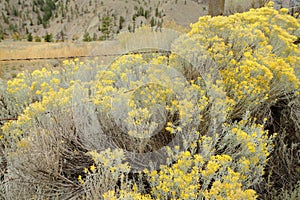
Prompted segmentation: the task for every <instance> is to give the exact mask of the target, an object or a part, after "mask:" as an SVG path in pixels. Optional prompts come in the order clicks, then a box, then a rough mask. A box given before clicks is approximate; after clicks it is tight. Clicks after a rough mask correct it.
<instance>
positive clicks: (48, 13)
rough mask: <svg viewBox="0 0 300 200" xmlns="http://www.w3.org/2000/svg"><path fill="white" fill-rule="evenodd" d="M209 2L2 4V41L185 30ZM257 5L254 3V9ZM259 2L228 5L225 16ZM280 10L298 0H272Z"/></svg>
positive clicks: (2, 0)
mask: <svg viewBox="0 0 300 200" xmlns="http://www.w3.org/2000/svg"><path fill="white" fill-rule="evenodd" d="M207 1H208V0H72V1H71V0H0V16H1V17H0V41H1V40H3V39H13V40H27V41H41V40H45V41H65V40H69V41H70V40H84V41H91V40H107V39H113V38H114V36H115V35H116V34H117V33H119V32H120V31H131V32H132V31H134V30H135V29H136V28H138V27H140V26H142V25H150V26H152V27H154V28H155V29H159V28H161V27H168V26H170V24H172V25H174V22H175V23H176V24H179V25H180V26H183V27H185V26H188V25H189V24H190V23H192V22H195V21H197V19H198V17H199V16H202V15H205V14H207ZM254 2H255V3H254ZM258 2H263V1H261V0H251V1H249V0H227V1H226V3H225V9H227V13H228V14H231V13H234V12H241V11H244V10H245V8H246V9H247V8H249V7H251V6H253V5H255V4H256V5H257V4H259V3H258ZM275 2H276V3H277V5H283V6H284V7H289V6H294V5H299V4H300V0H276V1H275Z"/></svg>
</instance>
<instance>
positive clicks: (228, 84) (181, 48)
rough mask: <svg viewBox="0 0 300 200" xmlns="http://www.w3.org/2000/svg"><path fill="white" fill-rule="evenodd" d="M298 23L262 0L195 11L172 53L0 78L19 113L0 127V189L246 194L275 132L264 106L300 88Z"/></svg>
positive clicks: (253, 188) (20, 193) (12, 193)
mask: <svg viewBox="0 0 300 200" xmlns="http://www.w3.org/2000/svg"><path fill="white" fill-rule="evenodd" d="M298 33H299V23H298V22H297V20H295V19H294V18H292V17H290V16H289V15H287V14H286V10H285V9H283V10H281V11H276V10H274V9H273V8H271V7H264V8H261V9H256V10H251V11H249V12H246V13H241V14H235V15H232V16H228V17H215V18H211V17H207V16H205V17H201V18H199V21H198V22H196V23H195V24H192V25H191V31H190V32H189V33H188V34H187V35H183V36H182V37H180V38H178V39H177V41H175V42H174V43H173V44H172V53H155V54H152V53H151V52H150V53H146V54H128V55H123V56H120V57H119V58H117V59H116V60H115V61H114V62H113V63H111V64H110V65H100V64H98V62H97V61H85V62H80V61H79V60H77V59H76V60H71V61H64V63H63V70H61V71H50V70H46V69H42V70H37V71H34V72H32V73H29V72H24V73H21V74H19V75H18V76H17V77H16V78H15V79H13V80H10V81H8V82H7V86H6V87H5V88H2V89H1V90H3V92H5V95H2V96H1V99H2V103H3V104H1V105H8V106H6V107H5V106H3V107H2V108H1V109H2V110H4V111H5V112H3V113H4V114H2V115H3V116H7V117H17V120H15V121H9V122H6V123H4V124H3V125H2V127H1V142H2V144H3V146H4V156H3V157H4V158H5V163H6V164H5V165H6V166H4V168H3V173H2V174H3V177H4V178H3V181H1V184H0V191H1V195H3V197H4V198H6V199H13V198H15V197H19V198H20V199H47V198H57V199H72V198H73V199H234V198H235V199H256V198H257V197H258V196H259V195H261V188H260V187H261V184H262V183H264V182H263V180H264V178H263V177H264V176H265V175H266V173H267V172H268V171H266V168H265V167H266V165H267V163H268V158H269V156H270V155H272V149H273V147H274V146H273V144H272V140H273V139H274V137H275V136H276V134H273V133H272V135H270V134H269V131H268V130H266V128H267V127H268V123H270V121H269V119H268V118H269V117H270V115H271V113H270V112H268V111H269V110H270V107H271V106H272V105H275V104H276V102H278V101H280V99H281V98H282V96H284V95H286V94H289V95H290V96H289V97H291V98H294V99H297V98H298V99H299V93H298V92H299V88H298V86H299V50H298V49H297V47H296V46H295V45H294V44H293V41H294V40H295V39H296V36H295V35H297V34H298ZM3 94H4V93H3ZM9 100H12V101H9ZM294 112H295V113H296V114H295V115H293V116H294V118H297V116H299V115H297V110H296V111H294ZM17 113H19V115H17V116H13V115H16V114H17ZM298 113H299V110H298ZM280 134H281V133H280V132H279V133H278V135H280ZM143 154H145V155H146V154H147V155H148V154H151V155H155V156H156V158H157V159H159V160H160V161H161V163H159V164H157V165H155V163H153V161H155V160H151V157H143ZM159 155H161V157H159ZM139 156H140V157H139ZM139 158H149V159H144V160H142V159H139ZM150 161H151V162H150ZM267 175H268V174H267Z"/></svg>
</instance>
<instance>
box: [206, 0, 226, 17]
mask: <svg viewBox="0 0 300 200" xmlns="http://www.w3.org/2000/svg"><path fill="white" fill-rule="evenodd" d="M224 8H225V0H209V1H208V15H210V16H218V15H224Z"/></svg>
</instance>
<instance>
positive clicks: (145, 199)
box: [103, 190, 152, 200]
mask: <svg viewBox="0 0 300 200" xmlns="http://www.w3.org/2000/svg"><path fill="white" fill-rule="evenodd" d="M103 199H104V200H152V198H151V196H150V195H143V194H140V193H137V192H134V191H126V190H121V191H120V192H119V194H118V195H117V194H116V193H115V192H114V191H113V190H110V191H108V192H106V193H104V194H103Z"/></svg>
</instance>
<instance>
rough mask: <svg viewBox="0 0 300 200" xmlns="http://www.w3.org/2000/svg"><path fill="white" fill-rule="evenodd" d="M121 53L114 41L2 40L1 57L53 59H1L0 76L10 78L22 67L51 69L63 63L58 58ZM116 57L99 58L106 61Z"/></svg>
mask: <svg viewBox="0 0 300 200" xmlns="http://www.w3.org/2000/svg"><path fill="white" fill-rule="evenodd" d="M116 53H121V52H120V48H119V46H118V44H117V42H115V41H104V42H75V43H74V42H65V43H44V42H30V43H29V42H8V41H6V42H2V43H0V60H3V59H5V60H6V59H28V58H53V59H48V60H20V61H16V60H12V61H0V78H2V79H10V78H13V77H14V76H15V75H16V74H18V73H19V72H20V71H23V70H29V71H32V70H35V69H40V68H42V67H46V68H51V67H53V66H57V65H59V64H60V62H61V60H63V59H57V58H58V57H76V56H95V55H103V54H116ZM112 58H113V57H104V56H102V57H100V60H102V61H103V62H109V61H111V59H112Z"/></svg>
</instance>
